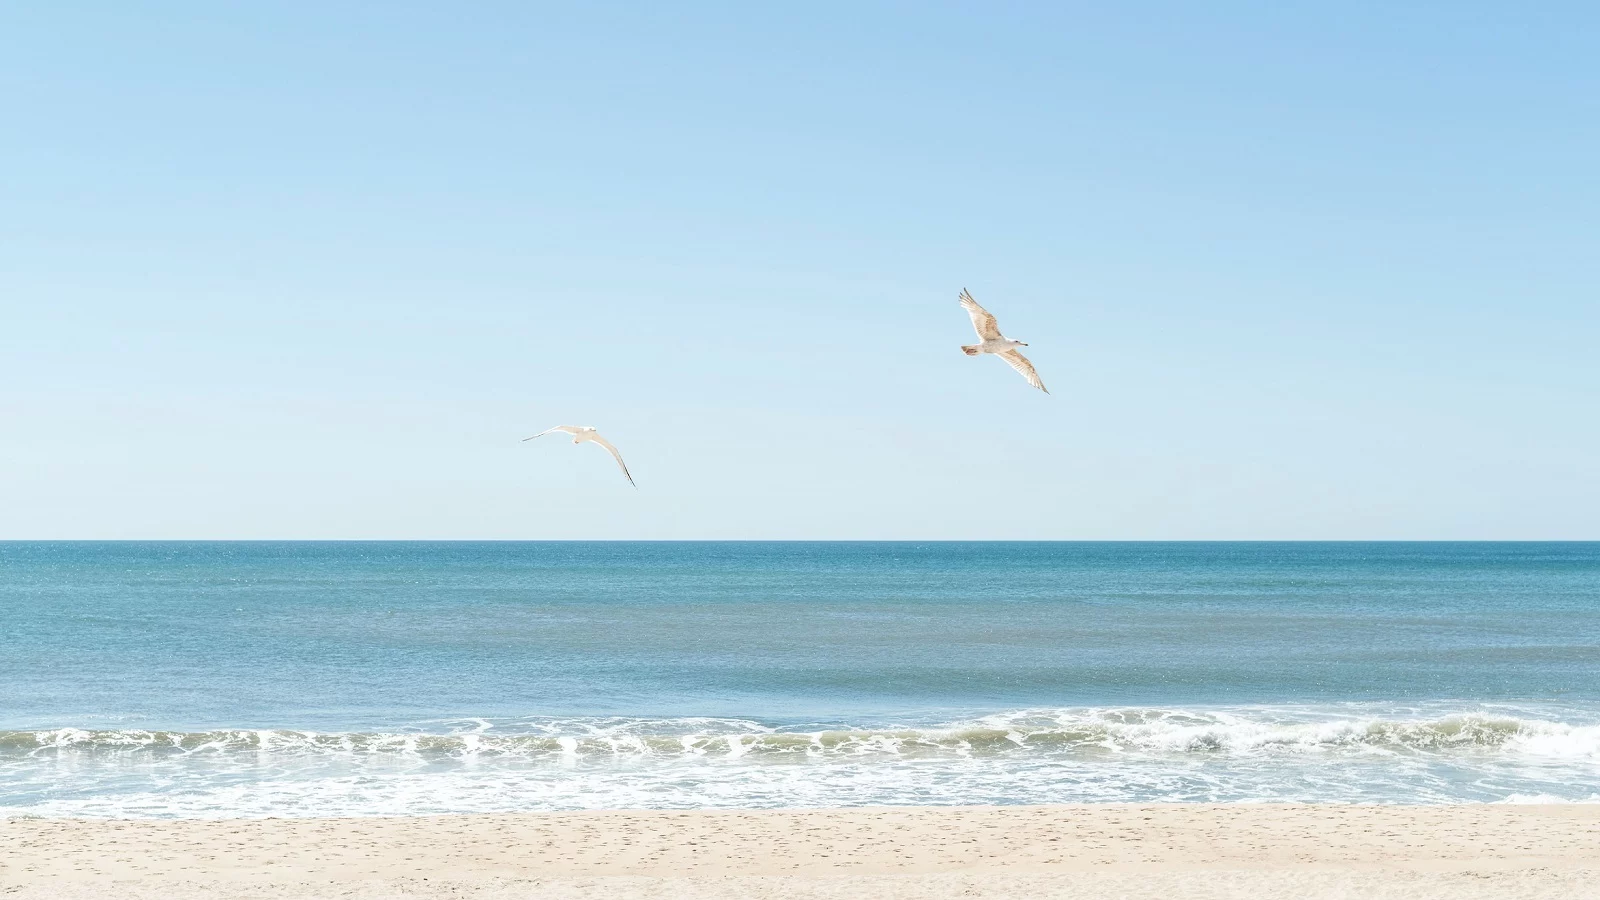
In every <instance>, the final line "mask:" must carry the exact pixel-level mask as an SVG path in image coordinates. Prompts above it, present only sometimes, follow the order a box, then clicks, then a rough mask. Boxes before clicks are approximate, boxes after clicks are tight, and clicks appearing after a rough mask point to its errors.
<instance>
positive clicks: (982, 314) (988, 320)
mask: <svg viewBox="0 0 1600 900" xmlns="http://www.w3.org/2000/svg"><path fill="white" fill-rule="evenodd" d="M961 308H962V309H964V310H966V311H967V315H969V316H971V317H972V329H973V330H974V331H976V332H978V339H979V340H980V341H982V343H980V344H966V345H963V346H962V348H961V352H962V353H965V354H966V355H968V356H977V355H978V354H980V353H993V354H994V355H995V356H998V357H1000V358H1001V359H1003V360H1005V361H1006V365H1008V366H1010V367H1011V368H1013V369H1016V370H1017V371H1018V372H1019V373H1021V375H1022V377H1023V378H1026V379H1028V383H1029V384H1031V385H1033V386H1034V387H1036V388H1038V389H1039V390H1041V391H1044V392H1045V393H1046V394H1048V393H1050V391H1049V390H1048V389H1047V388H1045V386H1044V382H1043V381H1042V380H1040V378H1039V373H1038V372H1036V371H1034V368H1033V363H1031V362H1028V358H1027V357H1026V356H1023V355H1022V353H1021V352H1020V351H1018V350H1017V348H1018V347H1026V346H1028V345H1027V344H1025V343H1023V342H1022V341H1013V340H1011V339H1010V338H1008V337H1006V336H1005V335H1003V334H1001V333H1000V323H999V322H996V321H995V319H994V316H992V315H990V314H989V311H988V310H987V309H984V308H983V307H981V306H979V305H978V301H976V300H974V299H972V295H971V294H969V293H967V289H966V288H962V289H961Z"/></svg>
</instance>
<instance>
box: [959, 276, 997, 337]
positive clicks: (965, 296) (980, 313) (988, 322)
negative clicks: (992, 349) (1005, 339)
mask: <svg viewBox="0 0 1600 900" xmlns="http://www.w3.org/2000/svg"><path fill="white" fill-rule="evenodd" d="M961 308H962V309H964V310H966V311H967V315H969V316H971V317H972V330H973V331H976V332H977V333H978V337H979V339H981V340H985V341H998V340H1000V323H999V322H996V321H995V319H994V316H992V315H990V314H989V311H988V310H987V309H984V308H983V307H981V306H979V305H978V301H976V300H974V299H972V295H971V294H969V293H967V289H966V288H962V289H961Z"/></svg>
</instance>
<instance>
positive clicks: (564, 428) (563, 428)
mask: <svg viewBox="0 0 1600 900" xmlns="http://www.w3.org/2000/svg"><path fill="white" fill-rule="evenodd" d="M587 430H588V429H587V428H585V427H583V426H582V425H557V426H556V427H554V428H546V429H545V430H543V431H541V432H539V433H538V434H536V435H534V436H533V437H525V438H523V440H525V441H531V440H533V438H542V437H544V436H545V435H547V434H550V433H551V432H553V431H559V432H561V433H562V434H581V433H582V432H584V431H587Z"/></svg>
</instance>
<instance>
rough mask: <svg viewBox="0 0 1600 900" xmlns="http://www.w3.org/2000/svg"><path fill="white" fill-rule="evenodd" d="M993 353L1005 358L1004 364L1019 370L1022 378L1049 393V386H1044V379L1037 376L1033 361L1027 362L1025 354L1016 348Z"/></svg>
mask: <svg viewBox="0 0 1600 900" xmlns="http://www.w3.org/2000/svg"><path fill="white" fill-rule="evenodd" d="M995 355H996V356H999V357H1000V358H1001V359H1003V360H1005V361H1006V365H1008V366H1010V367H1011V368H1013V369H1016V370H1017V371H1018V372H1020V373H1021V374H1022V377H1023V378H1026V379H1028V383H1029V384H1031V385H1033V386H1034V387H1036V388H1038V389H1039V390H1041V391H1044V392H1045V393H1046V394H1048V393H1050V390H1049V388H1046V387H1045V386H1044V381H1043V380H1042V379H1040V378H1039V373H1038V372H1037V371H1035V370H1034V368H1033V363H1031V362H1028V358H1027V357H1026V356H1023V355H1022V354H1021V353H1020V352H1018V351H1016V350H1007V351H1006V352H1004V353H997V354H995Z"/></svg>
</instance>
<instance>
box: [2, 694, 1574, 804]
mask: <svg viewBox="0 0 1600 900" xmlns="http://www.w3.org/2000/svg"><path fill="white" fill-rule="evenodd" d="M1530 798H1531V799H1530ZM1595 800H1600V722H1596V721H1594V720H1593V719H1592V718H1588V717H1585V715H1583V714H1581V713H1574V712H1573V711H1570V710H1550V709H1543V710H1529V709H1518V708H1509V707H1499V708H1488V707H1468V708H1457V709H1452V708H1428V709H1402V708H1384V707H1374V706H1366V707H1320V708H1312V707H1249V708H1236V709H1152V708H1092V709H1033V710H1017V711H1012V712H1007V713H1002V714H995V715H988V716H978V717H972V718H960V719H953V720H949V721H944V722H938V721H924V722H918V723H884V722H879V723H861V724H859V725H846V724H842V723H829V724H825V725H818V724H795V725H780V724H773V723H763V722H758V721H754V720H747V719H709V718H663V719H647V718H622V717H610V718H598V717H597V718H526V719H517V720H509V721H502V720H488V719H478V720H467V721H463V722H457V723H452V724H450V725H447V726H445V727H428V726H419V727H416V728H410V729H404V730H396V731H388V732H334V733H325V732H315V731H306V730H259V729H252V730H243V729H240V730H216V731H197V732H175V731H141V730H133V729H105V730H91V729H85V728H78V727H66V728H57V729H47V730H37V731H11V732H0V815H4V814H10V815H17V814H35V815H82V816H157V817H162V816H180V817H215V816H264V815H277V816H321V815H401V814H422V813H450V812H475V811H513V810H555V809H601V808H618V807H647V808H698V807H711V808H717V807H725V808H741V807H743V808H749V807H782V806H841V805H846V806H848V805H859V804H953V803H1002V804H1003V803H1056V802H1130V801H1132V802H1144V801H1172V802H1186V801H1206V802H1250V801H1307V802H1412V803H1441V802H1463V801H1477V802H1593V801H1595Z"/></svg>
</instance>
